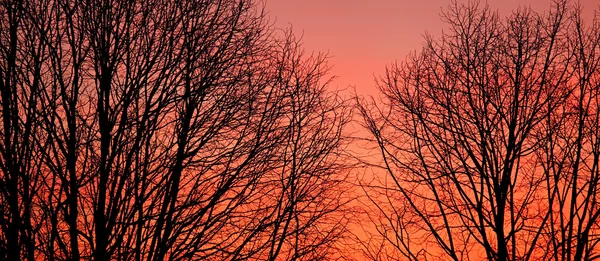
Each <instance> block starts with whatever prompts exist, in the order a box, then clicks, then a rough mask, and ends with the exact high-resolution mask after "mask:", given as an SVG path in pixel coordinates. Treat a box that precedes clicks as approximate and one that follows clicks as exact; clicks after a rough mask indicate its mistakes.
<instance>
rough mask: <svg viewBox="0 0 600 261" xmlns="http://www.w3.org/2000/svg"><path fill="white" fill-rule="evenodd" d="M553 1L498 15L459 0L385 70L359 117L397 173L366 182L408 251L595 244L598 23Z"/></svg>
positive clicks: (544, 252)
mask: <svg viewBox="0 0 600 261" xmlns="http://www.w3.org/2000/svg"><path fill="white" fill-rule="evenodd" d="M581 9H582V7H580V6H571V5H570V4H569V3H568V2H567V1H556V2H555V3H554V4H553V6H552V10H551V12H549V13H546V14H538V13H535V12H533V11H532V10H530V9H528V8H520V9H518V10H517V11H514V12H513V13H512V15H511V16H509V17H507V18H505V19H504V18H500V17H499V15H498V14H497V13H496V12H492V11H491V10H490V9H489V7H487V6H483V7H482V8H480V7H479V5H478V4H477V3H473V2H469V3H468V4H465V5H463V4H458V3H457V2H456V1H454V2H452V4H451V5H450V6H449V8H448V9H447V10H446V11H445V12H443V15H442V17H443V20H444V21H445V22H446V23H447V24H448V25H449V27H450V29H449V31H448V32H445V33H443V34H442V36H441V37H440V38H438V39H435V38H433V37H431V36H427V37H426V38H425V45H424V47H423V49H422V51H421V52H420V53H415V54H413V55H411V56H409V58H408V59H407V61H405V62H403V63H401V64H398V65H395V66H392V67H390V68H388V70H387V71H386V74H385V76H384V77H382V78H381V79H380V80H379V81H378V86H379V88H380V90H381V91H382V93H383V97H384V98H383V100H382V101H381V102H380V103H379V104H382V105H380V106H376V105H375V104H369V103H368V102H366V101H363V102H362V103H361V105H360V110H361V112H362V116H363V119H364V123H365V127H366V128H367V129H368V130H369V132H370V133H371V134H372V137H373V138H374V139H373V140H374V142H375V143H376V144H377V148H378V149H379V151H380V152H381V153H380V154H381V157H382V163H381V164H380V165H379V166H380V168H381V169H382V170H383V171H384V172H385V173H387V174H386V175H387V177H389V179H386V180H383V181H380V182H377V181H376V180H375V181H373V182H372V183H368V184H366V185H365V190H366V191H367V195H368V196H369V199H370V200H371V202H372V203H373V204H374V206H375V207H376V210H377V211H378V213H379V214H380V215H381V217H380V218H374V220H377V222H378V224H377V231H379V233H378V235H379V238H380V239H381V240H383V241H384V242H386V243H385V244H384V245H383V246H374V245H370V246H367V247H366V248H367V250H366V252H368V253H370V254H372V255H373V256H377V257H379V258H381V259H384V258H390V259H395V258H405V259H408V260H429V259H436V260H437V259H444V260H445V259H449V260H463V259H476V260H479V259H482V258H487V259H488V260H592V259H597V258H599V257H600V256H599V255H598V254H599V253H600V252H599V249H600V248H599V247H600V246H599V245H598V244H599V242H600V236H599V235H600V234H599V232H600V227H598V224H599V222H598V218H599V216H600V205H599V204H598V199H597V197H598V195H599V192H600V191H599V190H598V189H599V188H598V185H597V184H598V181H599V180H600V175H599V172H598V162H599V161H598V160H599V157H598V156H599V155H600V154H599V152H600V151H599V150H598V149H599V147H598V145H599V144H600V143H598V142H599V141H600V139H599V138H600V136H599V135H598V134H599V132H598V124H599V123H600V122H598V120H599V116H600V114H599V111H598V101H599V100H598V97H599V96H598V91H599V90H600V82H599V79H600V78H599V77H600V74H599V72H600V71H599V68H600V67H598V66H599V65H600V56H599V54H600V48H599V44H600V38H599V36H600V27H599V26H600V22H599V20H598V18H595V19H594V20H593V21H592V23H591V26H588V25H586V23H584V22H583V20H582V18H581Z"/></svg>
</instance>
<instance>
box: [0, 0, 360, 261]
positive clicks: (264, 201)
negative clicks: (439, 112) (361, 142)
mask: <svg viewBox="0 0 600 261" xmlns="http://www.w3.org/2000/svg"><path fill="white" fill-rule="evenodd" d="M0 13H2V21H1V23H0V26H2V28H1V30H0V31H1V32H2V33H1V34H2V39H1V40H0V48H1V51H2V57H1V60H0V79H1V80H2V86H1V87H2V88H1V90H2V99H1V101H0V102H1V104H2V111H1V112H0V114H1V115H0V117H1V118H2V121H3V123H4V124H3V129H2V132H1V133H0V136H1V137H2V143H1V145H2V146H1V147H0V149H1V152H2V155H1V159H0V162H1V164H2V166H1V167H2V170H1V172H0V180H1V183H0V190H1V193H2V194H1V195H0V202H2V206H6V208H4V207H3V208H2V212H1V213H0V228H1V229H0V258H1V259H6V260H21V259H27V260H37V259H48V260H80V259H94V260H113V259H116V260H142V259H144V260H181V259H208V260H239V259H269V260H278V259H290V260H292V259H326V258H333V256H334V255H335V251H336V250H335V249H336V248H335V247H336V246H337V245H336V244H337V240H338V239H339V238H340V237H342V235H343V233H345V230H346V229H345V224H346V222H345V219H344V217H343V215H342V212H343V209H344V205H345V199H344V197H343V194H344V192H343V190H342V187H341V186H342V181H343V179H344V177H345V175H346V174H345V173H346V168H347V166H348V165H347V161H346V159H345V156H344V155H343V153H342V150H343V148H344V146H345V144H346V138H345V135H344V133H343V132H342V130H343V128H344V126H345V124H346V123H347V122H348V120H349V117H350V115H349V111H348V108H349V107H348V106H347V102H346V101H344V100H343V99H342V98H340V97H339V95H338V94H337V93H336V92H334V91H331V90H328V88H327V86H328V83H329V81H328V80H327V78H326V77H327V76H326V74H327V65H326V59H325V58H326V57H324V56H322V55H312V56H307V55H305V54H304V53H303V51H302V49H301V47H300V45H299V43H298V40H296V39H295V38H294V37H293V35H292V34H291V33H283V34H280V33H279V31H276V30H275V29H274V28H272V27H271V26H270V25H269V24H268V21H267V20H266V18H265V15H264V12H263V11H262V6H261V5H260V4H257V3H256V2H255V1H252V0H226V1H212V0H206V1H175V2H173V1H161V0H156V1H154V0H151V1H116V0H114V1H113V0H104V1H88V0H39V1H18V0H8V1H3V2H2V6H1V7H0Z"/></svg>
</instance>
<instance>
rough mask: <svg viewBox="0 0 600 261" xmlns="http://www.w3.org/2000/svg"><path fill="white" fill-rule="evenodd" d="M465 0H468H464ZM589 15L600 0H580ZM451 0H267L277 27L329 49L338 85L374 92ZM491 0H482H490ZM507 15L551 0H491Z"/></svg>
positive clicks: (435, 30) (309, 45) (435, 27)
mask: <svg viewBox="0 0 600 261" xmlns="http://www.w3.org/2000/svg"><path fill="white" fill-rule="evenodd" d="M458 2H459V3H465V2H466V0H459V1H458ZM579 2H580V4H581V5H583V6H584V17H587V18H590V19H591V17H592V15H593V9H597V8H596V7H597V6H598V2H597V0H580V1H579ZM449 3H450V0H416V1H413V0H298V1H292V0H267V10H269V15H270V17H271V19H272V20H275V24H276V26H277V27H289V26H290V25H291V26H292V27H293V28H294V31H295V32H296V33H297V35H303V38H302V40H303V43H304V47H305V48H306V50H307V51H317V52H327V53H329V55H330V56H331V59H330V60H329V63H330V65H333V69H332V72H331V73H332V75H335V76H336V77H337V78H336V80H335V81H334V82H333V85H334V87H338V88H345V87H348V86H355V87H356V90H357V93H358V94H370V95H375V94H376V93H377V92H376V88H375V87H374V81H373V79H374V75H375V76H376V75H381V74H382V73H383V72H384V70H385V66H386V65H388V64H390V63H393V62H394V61H396V60H402V59H403V58H404V57H405V56H406V55H407V54H408V53H409V52H411V51H413V50H416V49H419V48H420V46H421V44H422V43H423V37H422V36H423V34H424V33H425V32H429V33H431V34H433V35H435V36H439V35H440V33H441V30H442V29H443V28H444V26H445V25H444V23H443V22H442V21H441V19H440V11H441V10H442V8H445V7H447V6H448V4H449ZM485 3H486V1H481V4H485ZM487 3H488V4H489V5H490V7H491V8H492V9H494V10H498V11H499V13H500V16H502V17H505V16H507V15H509V14H510V13H511V11H512V10H514V9H516V8H518V7H519V6H531V8H532V9H533V10H534V11H538V12H543V11H546V10H548V9H549V7H550V4H551V3H552V1H551V0H489V1H487Z"/></svg>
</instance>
